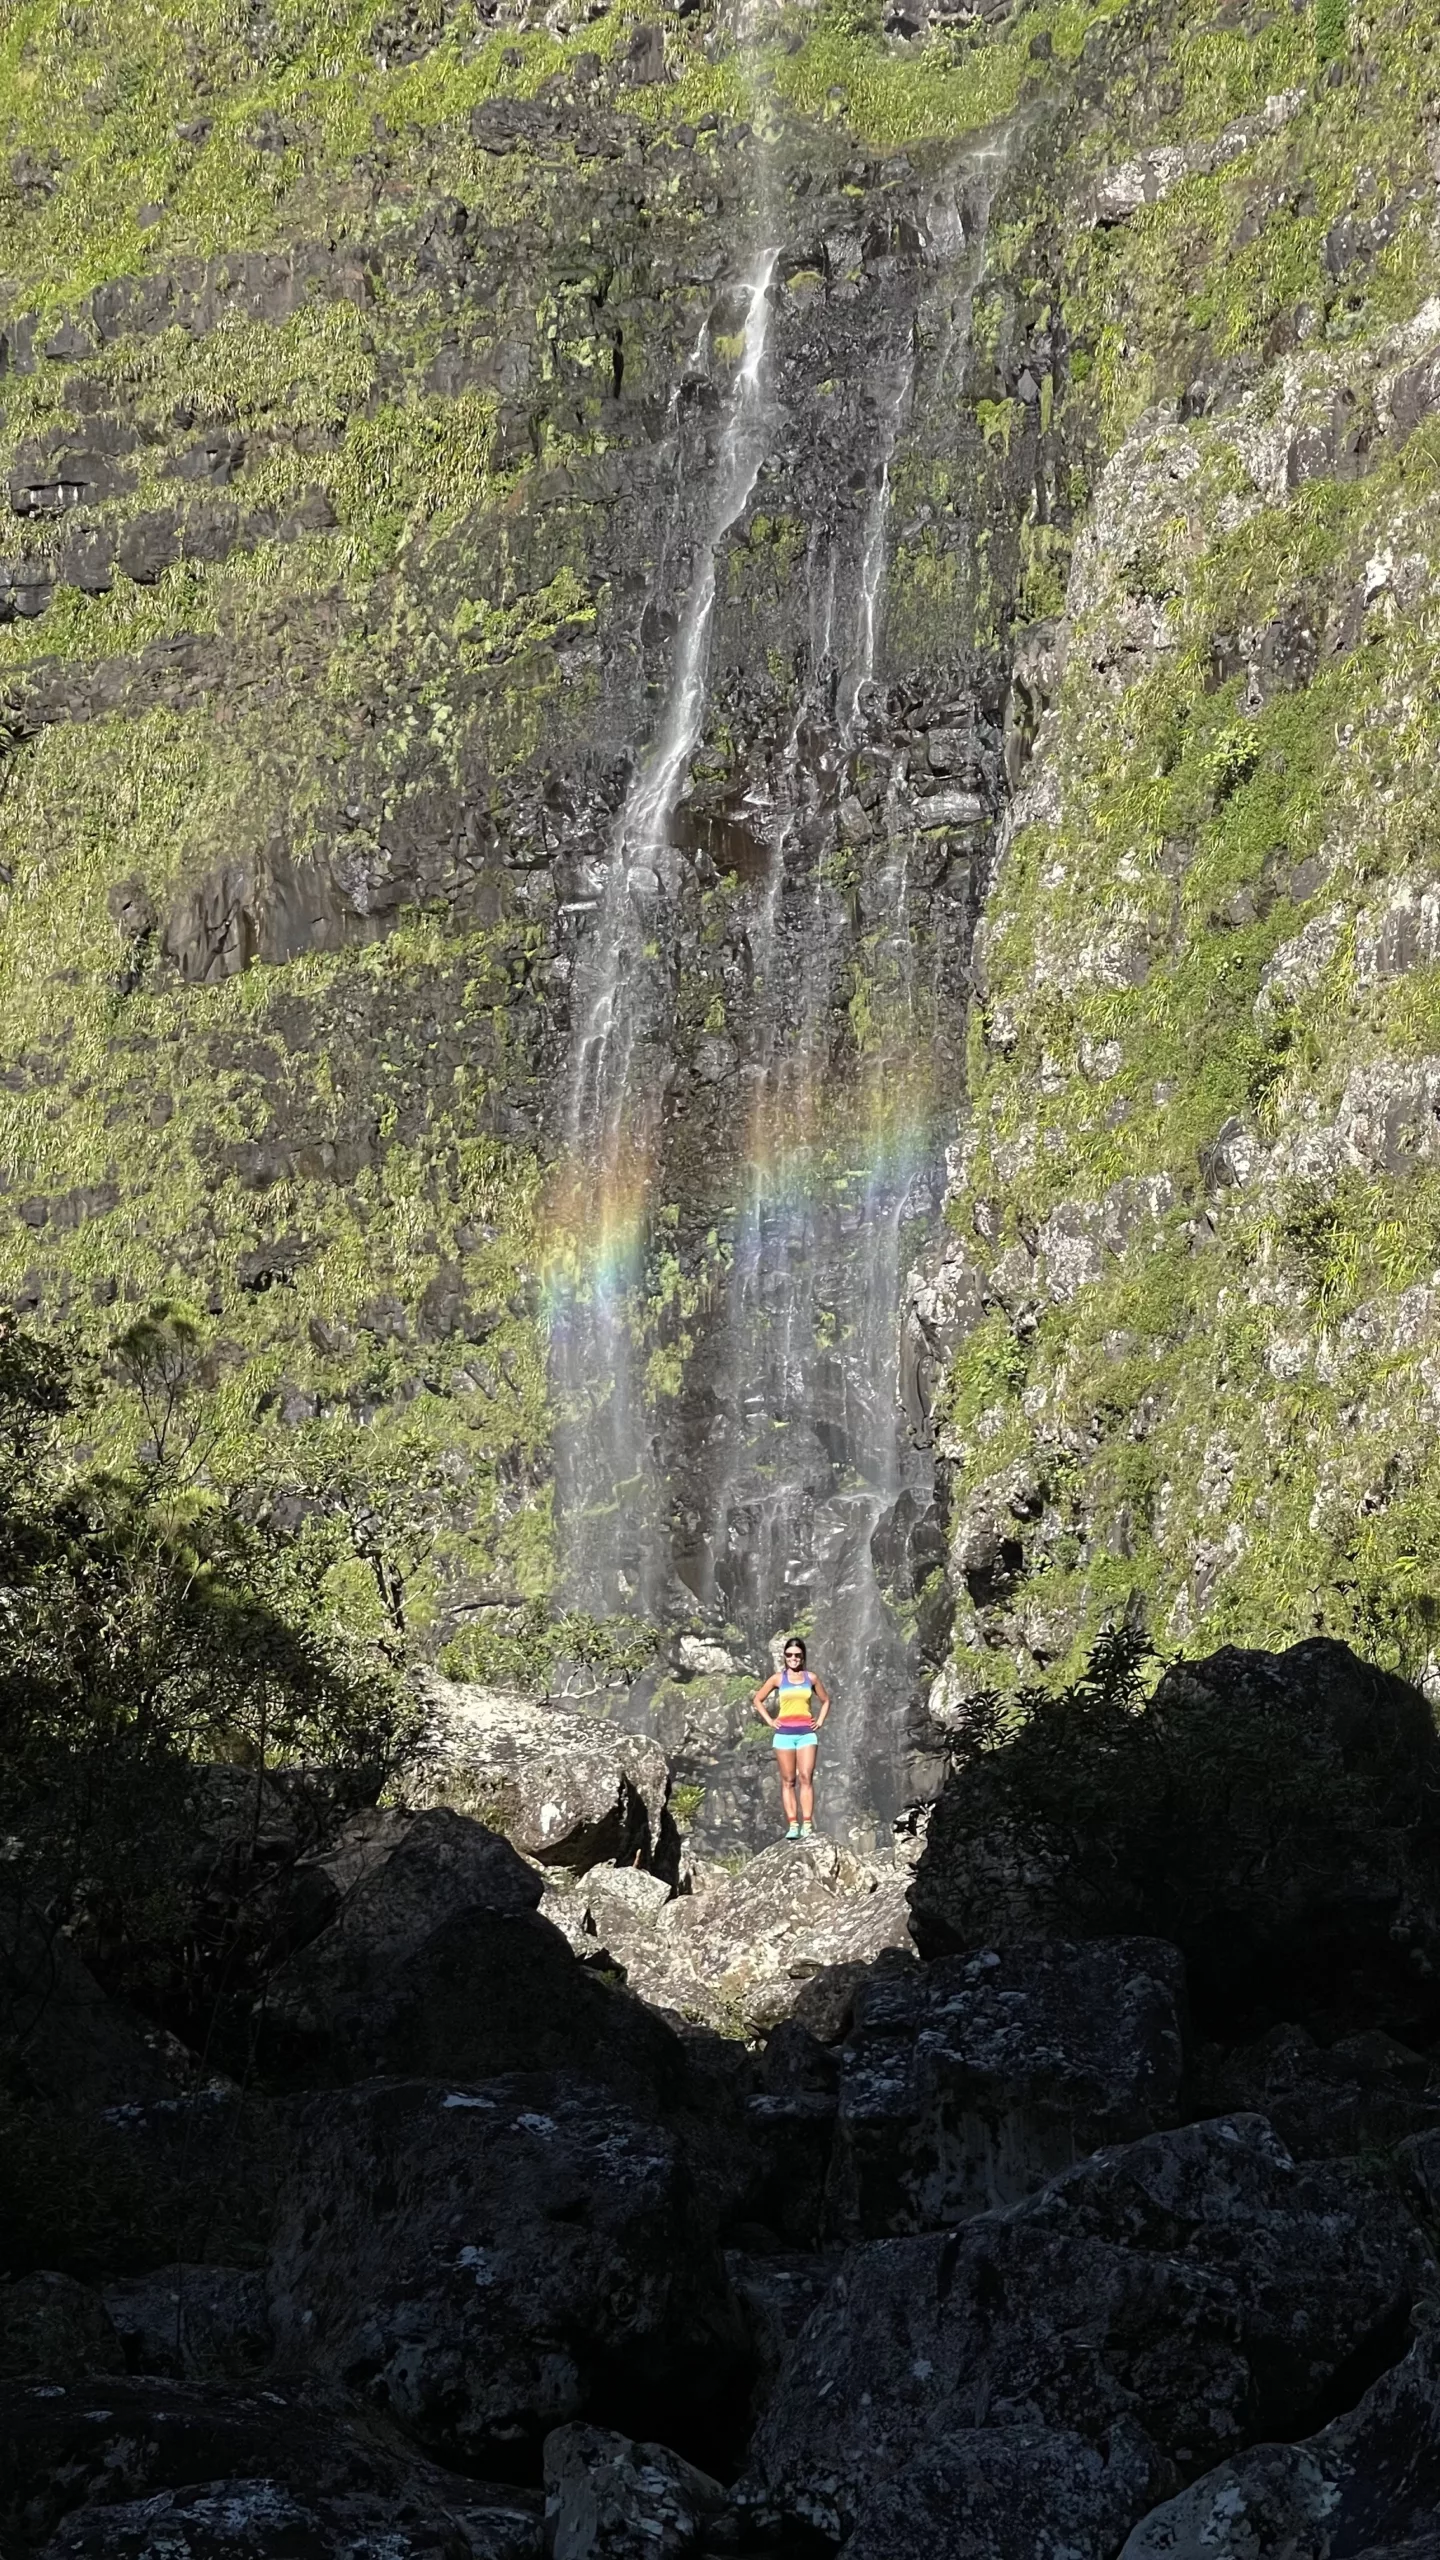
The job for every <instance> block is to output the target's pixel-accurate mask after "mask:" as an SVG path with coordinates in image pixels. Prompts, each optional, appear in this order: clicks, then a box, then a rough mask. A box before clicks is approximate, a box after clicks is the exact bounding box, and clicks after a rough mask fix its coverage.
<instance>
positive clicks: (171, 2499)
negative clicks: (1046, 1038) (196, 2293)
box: [0, 2375, 540, 2560]
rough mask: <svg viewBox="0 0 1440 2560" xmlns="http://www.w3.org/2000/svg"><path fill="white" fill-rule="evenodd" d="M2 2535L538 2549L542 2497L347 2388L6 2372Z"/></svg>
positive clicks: (102, 2549) (62, 2540) (81, 2542)
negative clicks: (380, 2422) (441, 2451)
mask: <svg viewBox="0 0 1440 2560" xmlns="http://www.w3.org/2000/svg"><path fill="white" fill-rule="evenodd" d="M347 2535H348V2537H349V2538H348V2539H347V2538H346V2536H347ZM367 2536H368V2537H371V2538H370V2539H366V2538H365V2537H367ZM387 2536H388V2537H389V2538H388V2539H387V2538H385V2537H387ZM52 2537H54V2539H52ZM287 2537H288V2538H287ZM0 2548H3V2549H4V2550H5V2552H6V2553H7V2554H9V2553H11V2552H16V2553H19V2552H31V2551H35V2550H37V2549H43V2550H44V2551H45V2553H46V2560H62V2555H63V2560H82V2555H83V2556H84V2560H160V2555H162V2554H163V2555H165V2560H272V2555H273V2560H281V2555H282V2554H283V2555H284V2556H285V2560H294V2555H297V2554H300V2553H303V2554H305V2555H306V2560H309V2555H311V2554H312V2553H313V2554H314V2556H315V2560H332V2555H333V2560H341V2555H342V2554H343V2555H345V2560H350V2555H352V2554H354V2553H357V2552H371V2553H374V2554H377V2555H378V2554H380V2553H384V2554H385V2555H386V2560H466V2555H467V2554H468V2555H472V2560H539V2555H540V2500H539V2497H538V2495H537V2494H536V2493H535V2492H534V2491H530V2490H526V2489H511V2488H503V2489H502V2488H498V2487H492V2486H490V2485H488V2484H482V2483H481V2482H479V2481H475V2480H465V2479H456V2478H454V2477H453V2476H452V2475H451V2474H450V2473H448V2472H444V2471H441V2470H439V2469H437V2467H436V2466H435V2465H434V2464H432V2463H430V2462H428V2461H427V2460H426V2459H425V2457H424V2456H423V2455H422V2454H419V2453H417V2452H416V2450H415V2448H414V2447H413V2445H405V2444H403V2443H401V2442H400V2441H399V2440H398V2439H397V2438H395V2437H394V2436H392V2435H391V2434H389V2433H388V2432H387V2431H386V2430H385V2429H384V2428H383V2427H382V2426H377V2425H373V2424H371V2423H369V2422H368V2421H367V2420H366V2419H365V2417H364V2416H363V2415H362V2414H361V2413H359V2412H357V2411H356V2409H355V2408H354V2407H353V2406H352V2405H351V2404H350V2403H349V2402H348V2401H346V2400H344V2399H340V2398H333V2399H332V2398H327V2397H325V2396H324V2395H323V2394H318V2393H316V2394H311V2393H305V2392H302V2391H300V2390H298V2389H296V2388H295V2387H294V2386H293V2385H292V2384H290V2383H288V2382H284V2381H275V2382H272V2383H271V2384H270V2385H269V2386H268V2387H267V2388H266V2389H265V2390H264V2391H259V2390H254V2391H249V2392H246V2391H240V2390H237V2389H236V2388H235V2387H234V2386H233V2385H229V2384H220V2385H214V2384H212V2385H205V2384H199V2383H193V2382H182V2381H174V2380H165V2381H155V2380H146V2379H135V2380H127V2379H125V2378H124V2377H116V2376H114V2375H107V2376H106V2377H105V2379H104V2380H103V2381H100V2382H96V2381H95V2380H94V2379H91V2380H90V2381H87V2382H83V2383H76V2384H70V2385H57V2384H50V2385H47V2386H46V2387H45V2388H44V2389H43V2390H36V2389H35V2388H34V2386H33V2385H29V2384H22V2383H8V2384H3V2385H0Z"/></svg>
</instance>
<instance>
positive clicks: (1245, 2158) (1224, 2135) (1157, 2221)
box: [748, 2116, 1427, 2535]
mask: <svg viewBox="0 0 1440 2560" xmlns="http://www.w3.org/2000/svg"><path fill="white" fill-rule="evenodd" d="M1426 2265H1427V2260H1426V2255H1425V2252H1424V2250H1423V2249H1422V2247H1421V2245H1420V2242H1419V2239H1418V2235H1417V2234H1416V2232H1415V2230H1414V2228H1413V2225H1411V2224H1410V2222H1409V2221H1408V2218H1407V2217H1406V2215H1405V2213H1404V2212H1403V2210H1402V2209H1401V2208H1400V2207H1399V2206H1398V2204H1397V2203H1396V2202H1395V2201H1394V2200H1393V2199H1392V2198H1390V2197H1389V2196H1387V2195H1386V2194H1385V2193H1384V2192H1383V2191H1382V2190H1373V2191H1371V2192H1369V2193H1367V2192H1366V2191H1365V2190H1364V2189H1363V2188H1361V2187H1358V2186H1355V2185H1353V2184H1351V2183H1349V2182H1347V2181H1346V2180H1345V2179H1344V2178H1342V2177H1339V2176H1337V2175H1336V2174H1335V2173H1334V2172H1333V2171H1329V2170H1325V2169H1316V2168H1311V2169H1305V2168H1297V2167H1296V2166H1295V2164H1294V2163H1293V2162H1292V2161H1291V2160H1290V2158H1289V2155H1288V2154H1287V2153H1286V2152H1285V2151H1284V2150H1282V2148H1281V2146H1280V2145H1279V2144H1278V2143H1277V2142H1276V2140H1275V2138H1274V2136H1273V2135H1272V2134H1271V2132H1270V2130H1269V2128H1268V2126H1267V2125H1266V2124H1265V2123H1264V2121H1263V2119H1262V2118H1259V2117H1253V2116H1252V2117H1238V2118H1234V2119H1221V2120H1220V2121H1219V2122H1212V2123H1208V2124H1200V2125H1192V2126H1188V2127H1186V2128H1185V2129H1183V2130H1182V2131H1179V2132H1174V2133H1157V2134H1151V2135H1149V2136H1147V2137H1146V2138H1145V2139H1143V2140H1142V2141H1139V2142H1136V2143H1132V2144H1129V2145H1127V2146H1125V2147H1123V2148H1121V2149H1119V2150H1114V2151H1105V2152H1101V2153H1099V2154H1098V2155H1097V2156H1096V2158H1095V2159H1094V2160H1092V2161H1088V2162H1085V2163H1083V2164H1082V2165H1080V2166H1079V2167H1077V2168H1075V2169H1072V2170H1070V2171H1069V2172H1068V2173H1067V2174H1066V2175H1064V2176H1063V2177H1060V2178H1058V2179H1056V2180H1055V2181H1054V2182H1053V2183H1052V2184H1051V2185H1050V2186H1048V2187H1046V2188H1044V2189H1043V2190H1042V2191H1041V2193H1040V2194H1039V2195H1037V2196H1035V2197H1033V2198H1032V2199H1030V2200H1029V2201H1028V2202H1027V2203H1024V2204H1021V2205H1019V2206H1016V2207H1015V2208H1014V2209H1013V2210H1011V2211H1010V2212H1008V2213H992V2214H986V2215H982V2216H980V2217H979V2218H978V2219H976V2220H975V2221H972V2222H970V2223H967V2224H964V2225H962V2226H961V2228H960V2229H959V2230H958V2231H954V2232H951V2233H949V2234H948V2235H946V2236H941V2235H938V2234H937V2235H935V2236H934V2237H926V2238H916V2239H905V2240H887V2241H881V2242H876V2243H872V2244H871V2245H870V2246H869V2247H866V2248H862V2249H859V2250H856V2251H854V2252H852V2253H851V2255H850V2256H849V2257H848V2258H847V2260H846V2261H845V2264H844V2266H843V2268H842V2270H841V2272H840V2273H839V2274H838V2275H837V2277H836V2278H835V2281H834V2283H833V2285H832V2286H831V2289H830V2292H829V2294H828V2295H827V2296H826V2298H825V2300H824V2301H823V2302H822V2303H821V2304H820V2306H819V2307H818V2309H817V2310H816V2311H815V2312H814V2313H813V2314H812V2316H811V2318H810V2319H809V2321H808V2322H807V2324H806V2326H805V2328H804V2329H803V2330H802V2332H801V2334H800V2337H799V2339H798V2340H797V2342H796V2345H795V2347H794V2349H793V2351H792V2353H791V2355H790V2357H789V2358H788V2360H787V2362H786V2364H785V2366H784V2368H783V2370H782V2372H781V2375H780V2378H779V2381H778V2383H777V2386H776V2390H775V2393H774V2396H773V2398H772V2401H771V2405H770V2408H769V2409H768V2411H767V2413H766V2415H765V2417H764V2418H763V2419H762V2420H761V2423H760V2425H759V2427H758V2429H757V2431H756V2435H755V2439H754V2443H753V2445H752V2448H751V2456H750V2470H749V2475H748V2486H749V2492H750V2494H751V2495H752V2497H753V2498H754V2499H755V2500H756V2501H757V2502H758V2503H760V2504H761V2505H763V2506H765V2507H767V2508H778V2509H780V2510H782V2511H783V2512H785V2513H789V2514H793V2515H795V2516H798V2517H803V2518H806V2519H808V2520H810V2521H812V2522H814V2523H816V2524H818V2525H820V2527H821V2528H822V2530H824V2531H826V2532H828V2533H830V2534H831V2535H835V2534H837V2533H839V2532H841V2531H843V2530H846V2529H848V2525H849V2523H850V2522H851V2521H852V2520H853V2519H855V2518H856V2516H857V2515H858V2514H859V2513H860V2510H861V2507H862V2504H863V2501H864V2499H865V2497H866V2496H867V2495H868V2494H870V2493H871V2492H873V2490H874V2489H875V2488H876V2487H877V2486H879V2485H881V2484H883V2483H886V2482H892V2483H893V2482H894V2481H895V2480H896V2479H897V2477H898V2475H899V2474H900V2473H901V2472H902V2470H903V2467H904V2466H905V2465H906V2464H907V2463H909V2462H910V2461H912V2460H913V2459H914V2458H915V2457H916V2456H917V2455H919V2454H921V2453H922V2452H924V2451H927V2450H928V2449H929V2448H932V2447H933V2446H935V2445H936V2444H938V2443H939V2442H940V2441H941V2440H942V2439H945V2438H948V2437H950V2436H952V2435H954V2434H955V2433H956V2432H957V2431H963V2430H966V2429H971V2428H974V2427H976V2426H985V2427H1000V2428H1004V2427H1009V2426H1014V2425H1023V2426H1040V2427H1043V2428H1046V2429H1060V2430H1063V2431H1066V2432H1068V2433H1070V2434H1073V2435H1078V2436H1080V2437H1081V2438H1083V2439H1084V2441H1085V2442H1086V2443H1088V2444H1089V2445H1090V2446H1091V2447H1093V2448H1095V2449H1096V2450H1097V2452H1098V2451H1099V2450H1101V2449H1102V2448H1103V2446H1104V2445H1105V2444H1106V2443H1107V2442H1108V2441H1109V2438H1110V2433H1111V2430H1112V2429H1113V2428H1115V2427H1117V2426H1120V2425H1122V2424H1123V2425H1125V2426H1127V2427H1128V2426H1131V2425H1133V2426H1134V2427H1135V2428H1136V2429H1137V2435H1136V2437H1135V2438H1134V2439H1133V2440H1132V2441H1133V2442H1134V2443H1135V2444H1136V2446H1137V2448H1138V2450H1139V2453H1140V2455H1141V2461H1140V2464H1139V2467H1138V2468H1137V2469H1136V2470H1135V2471H1133V2472H1132V2473H1131V2474H1130V2475H1129V2476H1130V2477H1131V2479H1132V2480H1134V2481H1138V2480H1139V2479H1140V2478H1141V2477H1143V2475H1144V2462H1145V2458H1146V2450H1147V2447H1148V2456H1149V2458H1151V2459H1153V2460H1154V2461H1156V2462H1160V2461H1168V2462H1174V2463H1176V2464H1178V2465H1179V2466H1180V2467H1181V2469H1182V2470H1183V2471H1191V2472H1193V2471H1195V2470H1198V2469H1200V2468H1201V2467H1203V2465H1204V2464H1205V2463H1206V2462H1207V2461H1213V2460H1214V2459H1215V2457H1216V2455H1217V2454H1220V2453H1223V2452H1224V2450H1225V2449H1226V2448H1227V2447H1229V2446H1232V2445H1235V2444H1237V2443H1239V2442H1242V2441H1243V2440H1244V2439H1245V2438H1247V2437H1251V2438H1253V2437H1254V2436H1255V2435H1257V2434H1264V2433H1267V2432H1268V2433H1273V2432H1275V2431H1276V2430H1278V2429H1297V2430H1298V2429H1299V2428H1301V2427H1303V2425H1304V2423H1305V2420H1306V2416H1307V2414H1308V2413H1309V2412H1311V2411H1313V2410H1315V2409H1316V2407H1317V2406H1318V2404H1319V2403H1320V2402H1321V2400H1322V2399H1323V2396H1324V2394H1325V2393H1326V2392H1327V2390H1328V2389H1329V2388H1330V2387H1331V2385H1332V2384H1333V2382H1334V2381H1335V2379H1336V2377H1337V2376H1338V2375H1340V2374H1341V2373H1342V2371H1344V2370H1345V2369H1346V2368H1347V2367H1348V2366H1350V2364H1351V2363H1352V2361H1353V2360H1355V2359H1357V2358H1359V2357H1363V2356H1364V2355H1365V2354H1366V2353H1367V2352H1368V2353H1370V2354H1373V2355H1375V2356H1376V2357H1377V2358H1379V2357H1381V2356H1383V2354H1384V2351H1385V2343H1386V2342H1387V2341H1389V2340H1392V2339H1395V2338H1397V2337H1398V2334H1399V2330H1400V2327H1401V2325H1402V2324H1403V2321H1404V2317H1405V2311H1406V2307H1407V2304H1408V2301H1409V2299H1410V2297H1411V2295H1412V2293H1413V2292H1414V2291H1415V2290H1417V2289H1418V2288H1420V2287H1421V2286H1422V2285H1423V2283H1424V2282H1425V2270H1426ZM1392 2351H1393V2350H1392ZM1002 2476H1003V2475H1002ZM993 2512H995V2513H999V2512H1000V2510H999V2509H996V2510H994V2511H993ZM1119 2521H1120V2520H1119V2519H1118V2518H1115V2519H1114V2521H1113V2522H1112V2524H1111V2527H1110V2529H1111V2530H1114V2529H1115V2524H1116V2523H1118V2522H1119Z"/></svg>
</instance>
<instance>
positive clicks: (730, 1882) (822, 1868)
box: [595, 1839, 909, 2035]
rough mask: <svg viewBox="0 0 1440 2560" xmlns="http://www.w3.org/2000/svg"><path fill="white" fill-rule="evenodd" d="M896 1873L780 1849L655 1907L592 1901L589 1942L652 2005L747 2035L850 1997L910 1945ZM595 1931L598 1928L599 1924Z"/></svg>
mask: <svg viewBox="0 0 1440 2560" xmlns="http://www.w3.org/2000/svg"><path fill="white" fill-rule="evenodd" d="M907 1882H908V1878H907V1876H906V1875H905V1873H904V1871H903V1870H899V1869H896V1868H894V1867H890V1868H884V1867H881V1866H878V1865H876V1864H874V1863H869V1864H867V1862H865V1861H864V1860H857V1859H855V1858H852V1857H851V1856H850V1855H849V1854H848V1853H847V1852H845V1851H842V1850H840V1849H837V1848H836V1846H835V1844H834V1843H833V1841H830V1840H824V1839H816V1840H812V1841H808V1842H791V1841H779V1842H777V1843H776V1844H775V1846H774V1847H773V1848H770V1849H765V1850H762V1851H761V1853H760V1855H759V1856H758V1857H756V1858H751V1859H750V1860H749V1861H748V1863H747V1864H746V1865H745V1866H744V1867H742V1868H741V1870H740V1872H739V1873H738V1874H737V1875H734V1876H730V1875H725V1874H724V1873H722V1872H718V1871H715V1870H707V1871H705V1872H704V1873H703V1875H702V1876H700V1877H699V1878H697V1880H696V1883H697V1889H696V1890H694V1891H692V1892H691V1893H689V1894H681V1895H679V1896H678V1897H677V1898H676V1899H675V1900H674V1901H671V1902H667V1903H666V1904H664V1906H663V1907H662V1908H660V1909H658V1910H655V1909H654V1908H653V1906H652V1907H651V1908H649V1909H646V1910H643V1911H641V1912H638V1913H637V1912H636V1911H635V1910H634V1909H633V1907H631V1908H622V1907H621V1906H620V1904H619V1902H618V1899H617V1898H615V1897H613V1896H612V1897H609V1898H607V1897H606V1896H605V1895H604V1894H602V1895H601V1896H600V1897H598V1898H597V1900H598V1910H599V1917H598V1918H597V1920H596V1924H595V1925H596V1930H597V1941H598V1942H600V1943H603V1944H605V1945H607V1946H610V1947H611V1948H612V1949H613V1950H614V1952H615V1953H616V1954H617V1955H618V1956H619V1957H620V1959H621V1961H622V1962H623V1964H624V1967H625V1973H626V1979H627V1982H628V1983H629V1985H630V1987H631V1988H632V1989H633V1990H635V1991H638V1992H639V1993H640V1995H641V1997H642V1998H643V1999H645V2000H647V2001H651V2002H653V2003H654V2004H655V2005H656V2006H657V2007H659V2008H663V2009H670V2010H676V2011H678V2012H679V2013H680V2014H681V2016H683V2017H687V2018H691V2019H695V2020H698V2021H702V2022H703V2023H705V2024H707V2025H710V2026H716V2027H723V2028H726V2029H727V2030H729V2031H732V2032H733V2031H735V2030H737V2029H738V2030H739V2031H740V2032H742V2033H746V2034H751V2035H753V2034H755V2033H757V2032H758V2031H759V2030H761V2029H763V2028H765V2027H770V2026H774V2025H775V2024H777V2023H778V2021H779V2020H780V2019H781V2018H783V2017H786V2016H788V2015H789V2014H790V2013H791V2012H792V2011H793V2010H795V2009H797V2008H798V2007H800V2006H802V2005H813V2004H816V2003H818V2002H820V2001H822V2000H823V1999H824V1996H825V1993H826V1990H827V1988H829V1987H831V1986H833V1987H834V1990H835V1991H836V1993H838V1994H839V1996H840V1997H841V1999H842V2000H843V2001H844V2004H845V2008H846V2010H847V2012H848V1997H847V1994H848V1993H849V1992H851V1991H853V1988H854V1985H855V1983H856V1982H857V1981H858V1980H859V1978H860V1976H861V1974H862V1973H863V1971H864V1970H865V1968H866V1967H868V1966H869V1965H870V1964H871V1963H873V1962H874V1960H875V1958H876V1957H877V1956H878V1955H880V1954H881V1953H882V1951H884V1950H885V1949H888V1948H902V1949H904V1948H908V1946H909V1936H908V1927H907V1922H908V1913H907V1909H906V1902H905V1889H906V1884H907ZM602 1924H603V1925H602Z"/></svg>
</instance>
